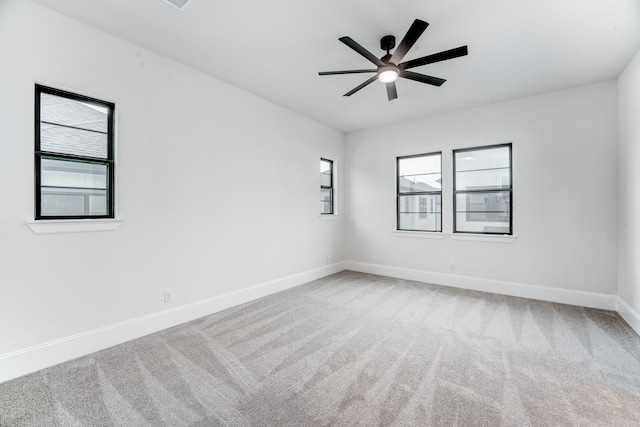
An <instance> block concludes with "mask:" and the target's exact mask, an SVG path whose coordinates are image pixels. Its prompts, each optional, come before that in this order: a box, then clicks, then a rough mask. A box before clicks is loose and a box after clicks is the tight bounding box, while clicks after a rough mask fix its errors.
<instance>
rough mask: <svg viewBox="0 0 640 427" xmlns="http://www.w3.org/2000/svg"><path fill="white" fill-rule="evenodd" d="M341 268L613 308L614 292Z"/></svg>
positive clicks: (373, 267) (375, 267) (349, 264)
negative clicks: (603, 292)
mask: <svg viewBox="0 0 640 427" xmlns="http://www.w3.org/2000/svg"><path fill="white" fill-rule="evenodd" d="M345 268H346V269H347V270H352V271H359V272H362V273H369V274H378V275H381V276H389V277H395V278H398V279H405V280H415V281H418V282H425V283H433V284H436V285H444V286H452V287H455V288H462V289H470V290H474V291H482V292H491V293H494V294H501V295H509V296H514V297H522V298H530V299H536V300H542V301H550V302H558V303H562V304H570V305H578V306H581V307H591V308H600V309H603V310H611V311H615V310H616V307H617V300H618V298H617V297H616V296H615V295H608V294H599V293H594V292H583V291H573V290H569V289H560V288H551V287H546V286H536V285H526V284H523V283H513V282H505V281H500V280H492V279H482V278H477V277H470V276H461V275H456V274H447V273H434V272H430V271H424V270H414V269H410V268H400V267H391V266H387V265H379V264H367V263H363V262H355V261H346V262H345Z"/></svg>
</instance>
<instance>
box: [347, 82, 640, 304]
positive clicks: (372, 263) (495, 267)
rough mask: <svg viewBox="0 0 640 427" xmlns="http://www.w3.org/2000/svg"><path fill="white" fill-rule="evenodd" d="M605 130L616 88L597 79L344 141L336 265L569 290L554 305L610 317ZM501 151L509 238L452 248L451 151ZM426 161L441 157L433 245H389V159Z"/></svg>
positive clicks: (612, 211) (612, 177) (612, 152)
mask: <svg viewBox="0 0 640 427" xmlns="http://www.w3.org/2000/svg"><path fill="white" fill-rule="evenodd" d="M616 126H617V122H616V82H615V81H608V82H603V83H599V84H594V85H589V86H583V87H578V88H573V89H568V90H564V91H559V92H554V93H548V94H543V95H538V96H533V97H528V98H523V99H518V100H514V101H509V102H503V103H499V104H493V105H488V106H483V107H479V108H474V109H469V110H464V111H458V112H453V113H448V114H443V115H439V116H433V117H428V118H424V119H420V120H417V121H412V122H407V123H402V124H399V125H395V126H388V127H381V128H377V129H370V130H364V131H361V132H356V133H352V134H348V135H347V145H346V153H347V166H346V170H347V173H348V176H347V179H348V190H347V200H348V211H349V219H348V223H347V230H348V231H349V233H348V236H349V238H348V244H347V259H348V260H349V261H352V263H351V265H353V266H355V267H356V268H364V269H365V270H367V271H372V272H373V271H376V272H381V273H392V274H393V272H394V271H395V272H399V271H404V272H405V273H406V272H407V271H414V272H415V271H418V272H429V273H432V274H430V275H428V274H427V275H424V274H423V275H419V274H418V275H413V276H410V277H423V278H426V279H429V280H433V281H436V282H440V283H443V284H449V285H458V284H459V285H461V286H467V285H468V284H469V283H470V281H469V280H468V279H469V278H474V279H479V280H483V281H484V282H483V283H485V284H486V283H487V282H486V281H487V280H488V281H489V282H491V281H493V283H494V284H495V283H500V286H494V287H491V286H488V287H487V286H484V287H483V286H477V288H479V289H484V290H493V291H496V292H505V293H510V289H511V288H512V287H513V286H518V285H534V286H536V287H550V288H554V289H563V290H569V291H576V292H577V293H576V292H573V293H567V294H565V296H564V298H565V299H564V300H563V299H562V298H561V299H560V300H562V301H567V298H569V300H570V299H571V298H573V296H574V295H578V294H579V293H585V292H587V293H596V294H604V296H606V297H607V300H608V301H613V304H614V305H613V306H611V305H608V306H609V307H611V308H614V307H615V297H613V295H615V294H616V252H617V248H616V240H617V239H616V223H617V191H616V183H617V181H616V180H617V176H616V163H617V157H616V156H617V149H616ZM506 142H512V143H513V188H514V195H513V230H514V235H515V236H516V237H517V238H516V240H515V241H514V242H511V243H506V242H505V241H504V240H501V239H494V240H497V242H496V241H492V242H485V241H466V240H462V241H461V240H452V239H451V238H450V236H449V235H447V233H451V230H452V222H453V221H452V195H451V190H452V189H451V158H452V153H451V151H452V149H457V148H465V147H474V146H482V145H492V144H500V143H506ZM432 151H442V153H443V159H442V162H443V232H444V234H445V235H444V236H441V237H442V238H440V239H424V238H407V237H399V236H398V235H397V233H394V232H393V230H394V229H395V209H396V207H395V187H394V182H395V158H396V156H404V155H411V154H418V153H427V152H432ZM449 262H455V266H456V269H455V271H451V270H449ZM347 265H348V266H349V265H350V263H348V264H347ZM367 265H368V267H367ZM378 267H382V268H378ZM405 276H406V274H405ZM465 283H466V284H467V285H466V284H465ZM477 283H480V282H477ZM523 289H524V288H523ZM515 294H519V295H520V294H521V295H523V296H534V295H532V294H531V293H526V292H522V293H517V292H516V293H515ZM638 297H640V296H638ZM575 301H576V302H575V303H579V302H577V300H575ZM607 304H609V303H607ZM594 305H596V306H597V305H598V303H596V304H594Z"/></svg>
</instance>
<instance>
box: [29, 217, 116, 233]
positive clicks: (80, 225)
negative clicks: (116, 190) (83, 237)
mask: <svg viewBox="0 0 640 427" xmlns="http://www.w3.org/2000/svg"><path fill="white" fill-rule="evenodd" d="M122 221H123V220H122V219H60V220H40V221H27V225H28V226H29V228H31V230H32V231H33V232H34V233H36V234H60V233H87V232H91V231H115V230H117V229H118V227H120V224H122Z"/></svg>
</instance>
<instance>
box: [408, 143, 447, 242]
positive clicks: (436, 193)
mask: <svg viewBox="0 0 640 427" xmlns="http://www.w3.org/2000/svg"><path fill="white" fill-rule="evenodd" d="M428 156H440V172H439V173H440V181H441V185H440V191H410V192H400V161H401V160H403V159H412V158H416V157H428ZM429 174H432V173H428V174H423V175H429ZM433 174H435V173H433ZM434 194H435V195H440V212H439V213H440V222H439V224H440V229H438V230H415V229H407V228H400V197H401V196H406V195H414V196H421V195H426V196H429V195H434ZM418 203H419V202H418ZM442 205H443V204H442V151H433V152H430V153H421V154H411V155H409V156H398V157H396V230H397V231H414V232H421V233H442ZM436 210H437V207H434V213H438V212H436ZM418 214H420V212H418Z"/></svg>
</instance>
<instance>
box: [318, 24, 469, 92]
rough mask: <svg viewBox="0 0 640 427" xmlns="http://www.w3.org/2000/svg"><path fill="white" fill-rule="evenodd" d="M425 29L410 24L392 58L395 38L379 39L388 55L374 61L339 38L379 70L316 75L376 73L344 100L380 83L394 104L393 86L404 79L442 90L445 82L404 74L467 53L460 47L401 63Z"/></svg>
mask: <svg viewBox="0 0 640 427" xmlns="http://www.w3.org/2000/svg"><path fill="white" fill-rule="evenodd" d="M428 26H429V24H427V23H426V22H424V21H421V20H419V19H416V20H415V21H413V24H411V27H410V28H409V31H407V34H405V36H404V38H403V39H402V41H401V42H400V45H399V46H398V48H397V49H396V50H395V52H393V55H392V54H390V53H389V51H390V50H391V49H393V48H394V47H395V46H396V38H395V37H394V36H384V37H382V38H381V39H380V48H381V49H382V50H386V51H387V54H386V55H384V56H383V57H382V58H378V57H376V56H375V55H374V54H373V53H371V52H369V51H368V50H367V49H365V48H364V47H362V46H360V45H359V44H358V43H357V42H355V41H354V40H353V39H352V38H351V37H340V38H339V39H338V40H340V41H341V42H342V43H344V44H346V45H347V46H349V47H350V48H351V49H353V50H355V51H356V52H358V53H359V54H360V55H362V56H364V57H365V58H367V59H368V60H369V61H371V62H373V63H374V64H375V65H376V66H377V67H378V68H375V69H373V68H372V69H366V70H344V71H321V72H319V73H318V74H319V75H321V76H330V75H334V74H359V73H376V75H375V76H373V77H371V78H370V79H368V80H367V81H365V82H364V83H362V84H360V85H359V86H356V87H355V88H353V89H352V90H350V91H349V92H347V93H345V94H344V96H351V95H353V94H354V93H356V92H357V91H359V90H360V89H362V88H363V87H365V86H367V85H369V84H371V83H373V82H374V81H375V80H380V82H382V83H384V84H385V85H386V86H387V96H388V97H389V101H391V100H394V99H396V98H397V97H398V92H397V90H396V83H395V81H396V80H397V79H398V77H403V78H405V79H409V80H415V81H417V82H421V83H427V84H430V85H434V86H442V84H443V83H444V82H445V81H446V80H445V79H441V78H438V77H432V76H427V75H426V74H419V73H414V72H413V71H407V70H409V69H410V68H415V67H419V66H421V65H427V64H433V63H434V62H440V61H446V60H447V59H453V58H457V57H459V56H465V55H467V53H468V50H467V46H460V47H457V48H455V49H450V50H445V51H443V52H439V53H434V54H432V55H427V56H423V57H422V58H417V59H412V60H410V61H406V62H400V61H401V60H402V58H404V56H405V55H406V54H407V52H408V51H409V49H411V47H412V46H413V45H414V44H415V42H416V41H417V40H418V38H420V36H421V35H422V33H423V32H424V30H426V29H427V27H428Z"/></svg>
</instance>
